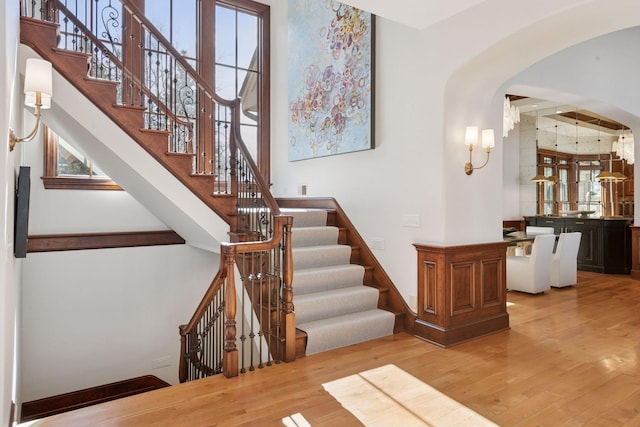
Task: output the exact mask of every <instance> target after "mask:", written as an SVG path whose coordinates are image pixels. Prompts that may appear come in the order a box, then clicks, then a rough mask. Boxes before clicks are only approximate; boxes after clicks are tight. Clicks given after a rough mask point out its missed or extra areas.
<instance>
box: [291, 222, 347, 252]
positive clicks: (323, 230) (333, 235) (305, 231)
mask: <svg viewBox="0 0 640 427" xmlns="http://www.w3.org/2000/svg"><path fill="white" fill-rule="evenodd" d="M338 233H339V230H338V227H327V226H317V227H293V228H292V229H291V241H292V244H293V247H294V248H301V247H306V246H321V245H335V244H336V242H337V241H338Z"/></svg>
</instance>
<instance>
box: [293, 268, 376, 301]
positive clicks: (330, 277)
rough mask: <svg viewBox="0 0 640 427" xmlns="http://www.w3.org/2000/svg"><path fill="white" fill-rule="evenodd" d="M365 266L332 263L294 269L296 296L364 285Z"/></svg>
mask: <svg viewBox="0 0 640 427" xmlns="http://www.w3.org/2000/svg"><path fill="white" fill-rule="evenodd" d="M363 279H364V267H363V266H361V265H358V264H341V265H330V266H326V267H316V268H306V269H298V268H296V269H294V272H293V289H294V291H293V292H294V294H295V298H296V299H297V298H298V296H300V295H304V294H310V293H313V292H322V291H329V290H331V289H339V288H346V287H350V286H357V285H362V282H363Z"/></svg>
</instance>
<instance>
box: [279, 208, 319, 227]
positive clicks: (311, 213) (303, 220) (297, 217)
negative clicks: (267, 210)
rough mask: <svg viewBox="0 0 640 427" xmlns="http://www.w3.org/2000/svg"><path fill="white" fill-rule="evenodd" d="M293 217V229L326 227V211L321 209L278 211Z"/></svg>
mask: <svg viewBox="0 0 640 427" xmlns="http://www.w3.org/2000/svg"><path fill="white" fill-rule="evenodd" d="M280 212H281V213H282V214H284V215H291V216H292V217H293V226H294V227H320V226H323V225H327V211H326V210H323V209H280Z"/></svg>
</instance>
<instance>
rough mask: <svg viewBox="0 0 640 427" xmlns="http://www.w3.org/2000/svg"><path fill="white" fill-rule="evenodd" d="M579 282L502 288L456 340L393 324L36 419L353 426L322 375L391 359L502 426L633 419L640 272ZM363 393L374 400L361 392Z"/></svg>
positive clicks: (638, 421)
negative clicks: (497, 299) (395, 329)
mask: <svg viewBox="0 0 640 427" xmlns="http://www.w3.org/2000/svg"><path fill="white" fill-rule="evenodd" d="M578 282H579V283H578V285H577V286H575V287H571V288H564V289H552V290H551V291H549V292H547V293H546V294H544V295H527V294H520V293H516V292H509V293H508V301H509V307H508V312H509V314H510V324H511V329H510V330H509V331H505V332H501V333H497V334H494V335H490V336H487V337H483V338H480V339H477V340H474V341H471V342H468V343H464V344H460V345H458V346H455V347H452V348H448V349H442V348H439V347H436V346H434V345H431V344H429V343H426V342H424V341H422V340H419V339H417V338H414V337H412V336H410V335H407V334H397V335H395V336H392V337H387V338H381V339H378V340H374V341H370V342H367V343H363V344H359V345H356V346H351V347H347V348H343V349H339V350H335V351H330V352H326V353H321V354H317V355H314V356H310V357H306V358H302V359H299V360H297V361H295V362H293V363H290V364H281V365H278V366H274V367H269V368H265V369H262V370H259V371H257V372H252V373H248V374H244V375H242V376H241V377H239V378H236V379H230V380H229V379H225V378H222V377H216V378H207V379H204V380H200V381H195V382H192V383H187V384H182V385H179V386H173V387H169V388H165V389H161V390H157V391H154V392H150V393H146V394H142V395H137V396H133V397H129V398H125V399H121V400H119V401H113V402H108V403H105V404H101V405H96V406H93V407H90V408H85V409H80V410H77V411H73V412H69V413H66V414H61V415H58V416H55V417H52V418H49V419H46V420H42V421H41V422H40V423H39V424H38V425H46V426H58V425H60V426H97V425H100V426H116V425H117V426H213V425H259V426H261V425H283V422H282V419H283V418H285V417H287V416H290V415H292V414H296V413H299V414H301V415H302V416H303V417H304V419H306V420H307V421H308V422H309V423H310V424H311V425H313V426H323V425H330V426H332V427H336V426H350V425H360V422H359V421H358V419H357V418H356V417H355V416H354V415H352V414H351V413H350V412H349V411H347V410H346V409H344V408H343V407H342V406H341V404H340V403H338V401H337V400H336V399H335V398H334V397H332V396H331V395H330V394H329V393H328V392H327V391H326V390H325V388H324V387H323V384H326V383H328V382H332V381H336V380H339V379H342V378H344V377H347V376H350V375H353V374H358V373H361V372H363V371H367V370H372V369H374V368H378V367H381V366H384V365H395V367H397V368H400V369H401V370H403V371H404V372H406V373H408V374H410V375H412V376H413V377H415V378H417V379H419V380H421V381H422V382H423V383H425V384H427V385H429V386H431V387H432V388H434V389H436V390H438V391H440V392H442V393H444V394H445V395H447V396H448V397H450V398H452V399H454V400H456V401H458V402H460V403H461V404H463V405H465V406H467V407H468V408H470V409H472V410H473V411H475V412H477V413H478V414H480V415H481V416H483V417H485V418H487V419H488V420H490V421H492V422H494V423H496V424H499V425H502V426H581V425H588V426H617V425H625V426H639V425H640V281H634V280H631V279H630V278H629V277H628V276H613V275H601V274H596V273H587V272H579V273H578ZM361 397H362V398H363V399H364V400H365V401H367V399H368V400H369V401H371V399H372V398H371V397H370V396H368V395H367V393H365V392H363V395H362V396H361ZM433 398H434V397H433V396H431V395H429V394H427V395H425V396H424V398H423V399H422V400H423V401H427V403H428V401H429V400H430V399H433ZM418 400H420V399H418ZM423 403H424V402H423ZM373 405H374V406H375V405H376V403H375V401H374V402H373ZM364 408H366V405H365V406H364ZM452 421H453V420H452ZM424 425H429V424H427V423H425V424H424ZM444 425H446V424H444ZM449 425H451V424H449ZM463 425H464V424H463Z"/></svg>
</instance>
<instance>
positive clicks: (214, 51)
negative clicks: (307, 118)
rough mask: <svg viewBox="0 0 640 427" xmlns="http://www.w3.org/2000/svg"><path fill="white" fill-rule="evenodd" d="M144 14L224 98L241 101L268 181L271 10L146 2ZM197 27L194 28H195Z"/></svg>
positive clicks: (193, 1)
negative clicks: (239, 99)
mask: <svg viewBox="0 0 640 427" xmlns="http://www.w3.org/2000/svg"><path fill="white" fill-rule="evenodd" d="M144 3H145V11H146V12H145V14H146V16H147V17H148V18H149V20H150V21H151V22H152V23H153V24H154V26H155V27H156V28H158V29H159V30H160V31H161V32H162V33H163V35H164V36H165V37H166V38H167V39H168V40H169V41H170V42H171V43H172V44H173V46H174V47H175V48H176V49H177V50H178V51H179V52H181V53H182V54H183V55H184V56H185V58H186V59H187V60H188V61H189V62H190V63H191V64H192V65H194V66H195V68H196V69H197V70H198V72H199V74H200V75H201V76H202V77H203V78H204V79H205V80H206V81H208V82H209V83H210V84H211V86H212V87H213V88H214V89H215V91H216V93H217V94H218V95H219V96H221V97H222V98H225V99H228V100H232V99H235V98H241V100H242V106H241V113H242V117H241V134H242V139H243V140H244V142H245V144H246V145H247V148H248V149H249V151H250V152H251V153H252V155H253V159H254V161H255V162H256V164H257V166H258V169H259V170H260V171H261V172H262V175H263V177H264V178H265V180H267V182H268V180H269V175H270V170H269V165H270V161H269V151H270V144H269V134H270V129H269V123H270V113H269V102H270V101H269V97H270V94H269V87H270V82H269V78H270V76H269V68H270V66H269V49H270V48H269V31H270V29H269V6H268V5H264V4H261V3H256V2H253V1H251V0H216V1H198V0H190V1H178V0H153V1H152V0H145V1H144ZM194 23H195V25H194Z"/></svg>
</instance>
